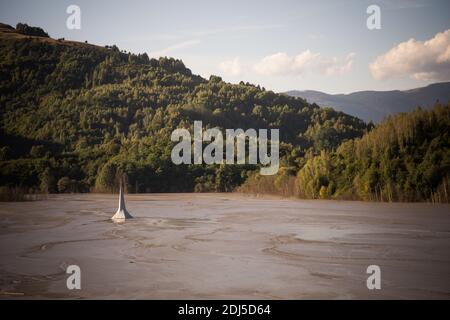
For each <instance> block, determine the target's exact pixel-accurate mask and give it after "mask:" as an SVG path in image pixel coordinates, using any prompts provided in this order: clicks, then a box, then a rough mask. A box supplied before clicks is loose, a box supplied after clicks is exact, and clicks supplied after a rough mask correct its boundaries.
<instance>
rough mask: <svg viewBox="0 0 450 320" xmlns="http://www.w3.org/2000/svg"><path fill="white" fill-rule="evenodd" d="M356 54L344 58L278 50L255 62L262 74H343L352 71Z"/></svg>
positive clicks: (255, 67)
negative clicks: (288, 52)
mask: <svg viewBox="0 0 450 320" xmlns="http://www.w3.org/2000/svg"><path fill="white" fill-rule="evenodd" d="M354 56H355V54H354V53H350V54H348V55H347V56H346V57H345V58H344V59H341V58H338V57H324V56H322V55H321V54H320V53H314V52H311V51H310V50H305V51H303V52H301V53H300V54H298V55H296V56H289V55H288V54H286V53H284V52H278V53H275V54H273V55H270V56H266V57H264V58H262V59H261V60H260V61H259V62H258V63H256V64H255V66H254V70H255V72H256V73H259V74H261V75H300V74H303V73H305V72H308V71H311V72H319V73H321V74H324V75H327V76H330V75H341V74H345V73H348V72H350V71H351V69H352V65H353V59H354Z"/></svg>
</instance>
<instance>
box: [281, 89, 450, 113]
mask: <svg viewBox="0 0 450 320" xmlns="http://www.w3.org/2000/svg"><path fill="white" fill-rule="evenodd" d="M284 94H287V95H290V96H294V97H301V98H304V99H306V100H307V101H308V102H309V103H316V104H318V105H320V106H322V107H327V106H328V107H332V108H333V109H336V110H339V111H342V112H345V113H348V114H351V115H353V116H356V117H358V118H360V119H363V120H364V121H373V122H380V121H381V120H383V119H384V118H385V117H387V116H389V115H393V114H396V113H399V112H408V111H412V110H414V109H415V108H416V107H418V106H420V107H422V108H425V109H426V108H429V107H432V106H433V105H434V104H435V103H436V102H437V101H439V102H440V103H442V104H446V103H448V102H449V101H450V82H438V83H432V84H429V85H427V86H424V87H418V88H413V89H408V90H387V91H377V90H362V91H356V92H351V93H348V94H343V93H340V94H328V93H325V92H322V91H317V90H302V91H300V90H290V91H286V92H284Z"/></svg>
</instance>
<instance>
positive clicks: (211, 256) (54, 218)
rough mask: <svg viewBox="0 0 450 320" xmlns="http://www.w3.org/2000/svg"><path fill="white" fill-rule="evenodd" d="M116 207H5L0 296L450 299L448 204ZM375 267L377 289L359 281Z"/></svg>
mask: <svg viewBox="0 0 450 320" xmlns="http://www.w3.org/2000/svg"><path fill="white" fill-rule="evenodd" d="M116 207H117V196H112V195H96V194H83V195H53V196H50V197H49V198H48V199H47V200H42V201H35V202H22V203H0V298H21V299H23V298H126V299H130V298H149V299H183V298H184V299H271V298H273V299H311V298H313V299H314V298H319V299H351V298H362V299H380V298H385V299H391V298H400V299H407V298H413V299H415V298H425V299H427V298H441V299H450V210H449V209H450V206H449V205H431V204H386V203H363V202H343V201H302V200H286V199H277V198H254V197H246V196H243V195H239V194H148V195H128V196H127V208H128V209H129V211H130V212H131V213H132V214H133V215H134V217H135V218H134V219H132V220H128V221H126V222H125V223H122V224H117V223H113V222H111V221H110V220H109V218H110V217H111V216H112V215H113V214H114V212H115V210H116ZM72 264H75V265H78V266H80V268H81V290H68V289H67V286H66V279H67V277H68V276H69V275H68V274H66V273H65V271H66V268H67V266H69V265H72ZM372 264H376V265H378V266H380V268H381V285H382V288H381V290H368V289H367V287H366V279H367V277H368V275H367V274H366V268H367V266H369V265H372Z"/></svg>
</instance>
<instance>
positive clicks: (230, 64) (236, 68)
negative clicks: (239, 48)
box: [219, 57, 242, 77]
mask: <svg viewBox="0 0 450 320" xmlns="http://www.w3.org/2000/svg"><path fill="white" fill-rule="evenodd" d="M219 69H220V71H222V72H223V73H224V74H225V75H229V76H234V77H235V76H239V75H241V73H242V65H241V62H240V60H239V57H236V58H234V59H232V60H227V61H223V62H221V63H220V64H219Z"/></svg>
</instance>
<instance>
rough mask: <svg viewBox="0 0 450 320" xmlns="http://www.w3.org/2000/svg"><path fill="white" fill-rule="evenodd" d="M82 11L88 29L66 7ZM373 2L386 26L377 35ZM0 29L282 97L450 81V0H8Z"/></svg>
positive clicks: (0, 12)
mask: <svg viewBox="0 0 450 320" xmlns="http://www.w3.org/2000/svg"><path fill="white" fill-rule="evenodd" d="M70 5H77V6H78V7H79V8H80V11H81V19H80V21H81V24H80V26H81V28H80V29H74V30H71V29H69V28H67V26H66V21H67V19H68V18H69V16H70V14H68V13H67V12H66V9H67V7H68V6H70ZM370 5H377V6H378V7H379V8H380V20H379V21H380V27H381V28H380V29H373V30H370V29H369V28H368V27H367V19H368V18H369V19H372V12H370V13H367V8H368V7H369V6H370ZM0 22H3V23H7V24H10V25H13V26H15V25H16V24H17V23H18V22H23V23H27V24H29V25H32V26H39V27H42V28H43V29H44V30H45V31H47V32H48V33H49V34H50V36H52V37H54V38H60V37H64V38H66V39H71V40H77V41H85V40H87V41H88V42H89V43H93V44H98V45H112V44H115V45H117V46H118V47H119V48H120V49H123V50H126V51H130V52H133V53H143V52H147V54H148V55H149V56H150V57H159V56H170V57H175V58H179V59H182V60H183V62H184V63H185V65H186V66H187V67H188V68H189V69H191V70H192V72H193V73H194V74H199V75H201V76H203V77H205V78H209V76H210V75H212V74H214V75H218V76H221V77H222V78H223V79H224V80H225V81H229V82H232V83H238V82H239V81H244V82H250V83H254V84H258V85H260V86H263V87H265V88H266V89H269V90H273V91H276V92H283V91H287V90H319V91H324V92H327V93H349V92H354V91H360V90H396V89H398V90H405V89H411V88H416V87H421V86H425V85H427V84H430V83H434V82H442V81H448V80H450V1H448V0H396V1H387V0H371V1H364V0H342V1H337V0H336V1H298V0H297V1H294V0H292V1H288V0H285V1H283V0H279V1H264V0H255V1H254V0H249V1H245V0H240V1H235V0H227V1H215V0H190V1H182V0H179V1H175V0H164V1H138V0H134V1H133V0H128V1H114V0H109V1H105V0H96V1H92V0H91V1H84V0H83V1H82V0H77V1H75V0H69V1H66V0H59V1H58V0H40V1H31V0H29V1H23V0H0Z"/></svg>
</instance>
